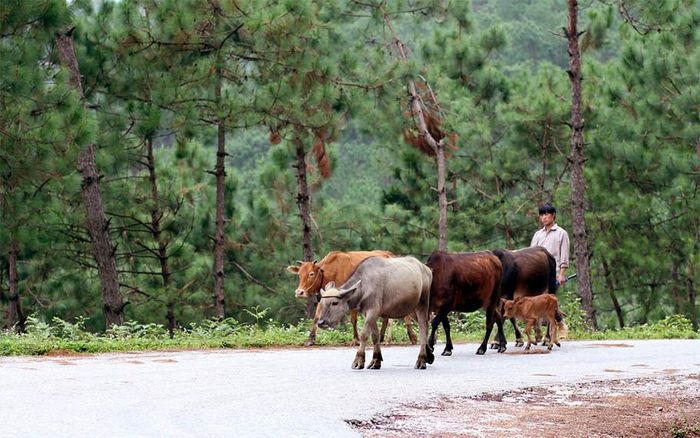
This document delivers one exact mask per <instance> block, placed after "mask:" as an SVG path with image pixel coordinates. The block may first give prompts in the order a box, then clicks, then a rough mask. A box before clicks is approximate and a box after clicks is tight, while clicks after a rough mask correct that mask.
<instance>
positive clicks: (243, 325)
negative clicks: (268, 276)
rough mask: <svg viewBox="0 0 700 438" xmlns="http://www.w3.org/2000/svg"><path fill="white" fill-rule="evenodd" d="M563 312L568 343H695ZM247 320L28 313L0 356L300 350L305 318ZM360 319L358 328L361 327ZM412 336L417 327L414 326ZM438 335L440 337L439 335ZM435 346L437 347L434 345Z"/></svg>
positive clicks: (660, 327)
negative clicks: (103, 320) (592, 324)
mask: <svg viewBox="0 0 700 438" xmlns="http://www.w3.org/2000/svg"><path fill="white" fill-rule="evenodd" d="M562 301H563V303H564V304H563V305H562V309H563V310H564V312H565V313H566V315H567V317H566V321H567V324H568V326H569V339H572V340H585V339H590V340H612V339H674V338H675V339H700V332H698V331H695V330H693V326H692V324H691V322H690V320H689V319H688V318H686V317H685V316H683V315H672V316H668V317H666V318H664V319H662V320H659V321H657V322H654V323H649V324H642V325H638V326H634V327H626V328H624V329H616V330H601V331H595V332H594V331H591V330H589V329H588V328H587V326H586V324H585V315H584V312H583V310H581V307H580V304H579V303H578V301H577V300H574V299H573V298H572V296H571V295H570V294H569V295H566V296H565V297H564V298H563V300H562ZM248 316H249V317H250V320H249V321H245V322H243V321H238V320H236V319H234V318H225V319H222V320H215V319H211V320H206V321H202V322H199V323H192V324H190V325H189V326H187V327H182V328H180V329H178V330H175V331H174V332H173V335H172V337H171V336H170V334H169V332H168V329H167V328H166V327H164V326H163V325H162V324H154V323H150V324H139V323H136V322H128V323H125V324H123V325H120V326H114V327H112V328H111V329H109V330H108V331H107V332H104V333H93V332H90V331H89V330H87V329H86V328H85V320H84V319H82V318H78V319H76V320H75V321H73V322H67V321H64V320H62V319H60V318H53V320H52V321H50V322H45V321H42V320H40V319H39V318H37V317H36V316H34V315H32V316H30V317H29V318H27V327H26V331H25V332H24V333H16V332H15V331H13V330H5V331H2V332H0V355H2V356H22V355H37V356H41V355H53V354H56V355H59V354H81V353H88V354H89V353H109V352H123V351H148V350H154V351H155V350H161V351H163V350H198V349H212V348H213V349H217V348H244V349H245V348H280V347H282V348H290V347H291V348H294V347H302V346H303V345H304V341H306V339H307V336H308V330H309V324H310V322H309V320H306V319H302V320H300V321H299V322H298V323H297V324H281V323H279V322H277V321H275V320H274V319H272V318H268V310H267V309H262V310H258V311H256V312H249V315H248ZM450 322H451V328H452V337H453V340H454V342H457V343H459V342H477V341H480V340H481V339H482V336H483V335H484V324H485V316H484V314H483V312H474V313H467V314H464V313H453V314H452V315H451V321H450ZM361 323H362V320H360V322H359V324H360V327H361ZM414 329H415V330H416V332H417V329H418V327H417V325H414ZM505 332H506V336H507V338H508V339H510V340H511V341H512V340H513V329H512V327H511V325H510V323H508V322H507V323H506V325H505ZM392 334H393V339H392V343H394V344H408V343H409V339H408V336H407V334H406V330H405V327H404V325H403V322H401V321H394V327H393V333H392ZM441 336H442V337H441ZM440 340H443V341H444V332H443V331H442V329H440V330H439V331H438V342H440ZM351 341H352V330H351V327H350V324H349V323H346V324H344V325H341V326H339V327H338V328H337V329H333V330H320V331H319V332H318V334H317V337H316V344H317V345H318V346H324V347H327V346H348V345H350V343H351ZM438 348H439V347H438Z"/></svg>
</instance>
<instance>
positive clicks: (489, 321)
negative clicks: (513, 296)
mask: <svg viewBox="0 0 700 438" xmlns="http://www.w3.org/2000/svg"><path fill="white" fill-rule="evenodd" d="M500 319H501V318H499V317H498V316H497V315H496V308H495V306H489V307H488V308H487V309H486V334H485V335H484V340H483V341H481V345H480V346H479V349H478V350H476V354H486V347H487V346H488V343H489V338H490V337H491V331H492V330H493V324H494V323H495V322H496V321H497V320H500ZM500 330H501V335H503V325H501V329H500ZM498 351H499V352H502V351H501V349H500V348H499V350H498ZM503 351H505V347H504V348H503Z"/></svg>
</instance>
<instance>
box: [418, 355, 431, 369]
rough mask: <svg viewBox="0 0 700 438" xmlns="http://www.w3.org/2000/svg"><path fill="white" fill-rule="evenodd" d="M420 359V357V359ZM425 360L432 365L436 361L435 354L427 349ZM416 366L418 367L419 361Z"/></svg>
mask: <svg viewBox="0 0 700 438" xmlns="http://www.w3.org/2000/svg"><path fill="white" fill-rule="evenodd" d="M419 361H420V359H419ZM425 361H426V362H428V363H429V364H431V365H432V363H433V362H435V355H434V354H433V352H432V351H426V353H425ZM416 368H418V362H416Z"/></svg>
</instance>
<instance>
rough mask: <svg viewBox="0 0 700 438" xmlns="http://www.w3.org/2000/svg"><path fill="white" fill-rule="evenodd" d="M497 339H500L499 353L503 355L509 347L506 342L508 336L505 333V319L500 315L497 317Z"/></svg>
mask: <svg viewBox="0 0 700 438" xmlns="http://www.w3.org/2000/svg"><path fill="white" fill-rule="evenodd" d="M495 336H496V338H497V339H498V342H499V344H500V345H499V346H498V352H499V353H503V352H504V351H506V349H507V347H506V345H507V344H508V342H507V341H506V334H505V333H504V332H503V318H501V317H500V316H499V315H496V335H495Z"/></svg>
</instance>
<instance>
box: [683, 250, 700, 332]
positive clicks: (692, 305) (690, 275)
mask: <svg viewBox="0 0 700 438" xmlns="http://www.w3.org/2000/svg"><path fill="white" fill-rule="evenodd" d="M697 247H698V244H697V242H695V248H696V254H697ZM694 279H695V264H694V263H693V259H692V258H691V259H690V260H688V268H687V275H686V284H687V287H688V307H689V310H690V322H691V323H692V324H693V330H697V329H698V311H697V307H696V300H697V291H696V290H695V281H694Z"/></svg>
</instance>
